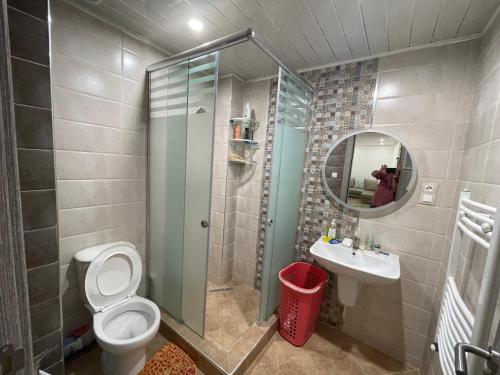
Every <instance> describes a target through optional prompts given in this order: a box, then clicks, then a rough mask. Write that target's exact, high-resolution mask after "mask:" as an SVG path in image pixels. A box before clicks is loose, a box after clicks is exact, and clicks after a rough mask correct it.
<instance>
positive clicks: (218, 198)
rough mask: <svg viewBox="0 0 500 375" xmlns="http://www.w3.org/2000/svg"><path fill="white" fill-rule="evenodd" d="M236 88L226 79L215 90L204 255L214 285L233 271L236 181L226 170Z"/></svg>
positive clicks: (236, 108)
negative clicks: (211, 160) (205, 253)
mask: <svg viewBox="0 0 500 375" xmlns="http://www.w3.org/2000/svg"><path fill="white" fill-rule="evenodd" d="M239 85H241V83H240V81H239V80H238V79H236V78H235V77H232V76H230V77H226V78H222V79H220V80H219V82H218V88H217V98H216V112H215V135H214V160H213V166H212V207H211V219H210V224H211V225H210V239H209V241H210V245H209V252H208V280H209V281H211V282H213V283H215V284H216V285H222V284H224V283H226V282H228V281H230V280H231V278H232V271H233V248H234V228H235V223H234V222H235V220H234V211H235V210H236V194H235V192H236V185H237V179H236V176H235V175H234V170H233V167H231V168H228V162H227V156H228V139H229V130H228V129H229V120H230V119H231V117H233V116H237V115H239V113H240V112H241V106H240V105H238V103H239V102H241V98H239V100H238V97H237V96H238V95H237V92H236V90H237V87H238V86H239Z"/></svg>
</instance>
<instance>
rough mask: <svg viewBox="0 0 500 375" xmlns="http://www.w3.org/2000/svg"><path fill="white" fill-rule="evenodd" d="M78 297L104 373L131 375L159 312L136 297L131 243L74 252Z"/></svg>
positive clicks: (137, 270) (142, 360)
mask: <svg viewBox="0 0 500 375" xmlns="http://www.w3.org/2000/svg"><path fill="white" fill-rule="evenodd" d="M75 260H76V266H77V273H78V283H79V287H80V297H81V299H82V301H83V303H84V305H85V306H86V307H87V309H89V311H90V312H91V314H92V317H93V326H94V333H95V336H96V338H97V342H98V344H99V346H100V347H101V348H102V349H103V352H102V357H101V365H102V368H103V370H104V373H105V374H109V375H111V374H112V375H136V374H137V373H138V372H139V371H140V370H141V369H142V368H143V367H144V365H145V364H146V346H147V345H148V343H149V342H150V341H151V340H152V339H153V337H154V336H155V335H156V333H157V332H158V328H159V326H160V310H159V308H158V306H156V304H155V303H154V302H152V301H150V300H148V299H145V298H142V297H139V296H137V295H136V292H137V288H138V287H139V284H140V282H141V275H142V262H141V257H140V255H139V253H138V252H137V250H136V248H135V246H134V245H133V244H131V243H130V242H113V243H107V244H104V245H98V246H93V247H89V248H86V249H83V250H80V251H79V252H77V253H76V254H75Z"/></svg>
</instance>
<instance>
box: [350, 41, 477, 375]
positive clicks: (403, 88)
mask: <svg viewBox="0 0 500 375" xmlns="http://www.w3.org/2000/svg"><path fill="white" fill-rule="evenodd" d="M476 43H477V42H476V41H471V42H465V43H457V44H453V45H448V46H443V47H436V48H429V49H424V50H420V51H415V52H408V53H403V54H398V55H394V56H389V57H385V58H381V59H380V60H379V68H378V74H377V80H378V91H377V100H376V103H375V110H374V113H373V127H374V129H380V130H384V131H386V132H388V133H390V134H393V135H394V136H396V137H398V138H399V139H400V140H401V141H402V142H403V143H404V144H405V145H407V147H408V148H409V150H411V152H412V154H413V156H414V157H415V159H416V160H415V165H416V166H417V168H418V181H417V189H416V190H415V192H414V194H413V196H412V197H411V199H410V200H409V202H408V203H407V204H405V206H404V207H402V208H401V209H399V210H398V211H397V212H395V213H393V214H391V215H388V216H385V217H382V218H379V219H376V220H360V223H359V226H360V228H361V230H362V234H365V233H368V232H369V231H371V230H373V231H375V239H376V242H378V243H380V244H381V245H382V247H383V248H386V249H388V250H389V251H391V252H394V253H396V254H398V255H399V256H400V264H401V281H400V283H398V284H392V285H388V286H386V287H370V286H365V287H364V289H363V291H362V293H361V295H360V297H359V300H358V304H357V305H356V306H355V307H353V308H348V309H346V312H345V322H344V327H345V331H346V332H347V333H349V334H350V335H352V336H355V337H358V338H360V339H362V340H364V341H365V342H367V343H369V344H371V345H373V346H376V347H378V348H380V349H382V350H384V351H385V352H387V353H389V354H391V355H392V356H394V357H396V358H400V359H403V360H405V361H407V362H409V363H411V364H414V365H416V366H420V365H421V364H422V360H423V357H424V351H425V350H426V349H427V345H426V344H427V333H428V328H429V322H430V320H431V313H432V310H433V304H432V301H433V298H434V295H435V293H436V287H437V286H438V282H439V278H438V276H439V270H440V267H441V262H442V261H443V253H444V250H445V246H446V234H447V232H448V230H449V225H450V222H451V220H452V208H453V207H454V205H455V204H456V191H457V189H458V176H459V166H460V150H461V149H462V148H463V142H464V137H463V136H464V129H466V127H467V123H468V118H469V110H468V109H469V108H470V105H471V100H472V94H473V89H474V85H475V72H476V70H477V65H476V60H477V53H476V51H477V49H476V48H475V46H476ZM430 181H432V182H436V183H438V185H439V188H438V196H437V201H436V205H435V206H425V205H421V204H419V203H418V199H419V195H420V192H421V186H422V184H423V183H425V182H430Z"/></svg>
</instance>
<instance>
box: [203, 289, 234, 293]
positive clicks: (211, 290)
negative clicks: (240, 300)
mask: <svg viewBox="0 0 500 375" xmlns="http://www.w3.org/2000/svg"><path fill="white" fill-rule="evenodd" d="M228 290H233V288H218V289H210V290H209V292H210V293H211V292H226V291H228Z"/></svg>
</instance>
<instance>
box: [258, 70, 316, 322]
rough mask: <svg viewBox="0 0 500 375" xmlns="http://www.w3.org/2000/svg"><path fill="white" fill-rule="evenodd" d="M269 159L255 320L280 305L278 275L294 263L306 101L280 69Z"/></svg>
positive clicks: (301, 90) (300, 88)
mask: <svg viewBox="0 0 500 375" xmlns="http://www.w3.org/2000/svg"><path fill="white" fill-rule="evenodd" d="M276 106H277V108H276V113H277V118H276V124H275V128H274V135H273V150H272V156H271V177H270V185H269V206H268V216H267V217H268V222H267V230H266V235H265V243H264V266H263V272H262V294H261V304H260V314H259V319H260V320H261V321H262V320H267V319H268V318H269V317H270V316H271V314H273V312H274V311H275V310H276V308H277V307H278V305H279V302H280V283H279V279H278V273H279V271H280V270H281V269H282V268H283V267H285V266H286V265H288V264H290V263H292V262H293V261H294V253H295V234H296V230H297V224H298V220H299V206H300V198H301V187H302V176H303V169H304V156H305V149H306V140H307V136H306V127H307V121H308V114H309V111H308V107H309V97H308V92H307V90H306V88H305V87H304V85H303V83H302V82H300V81H299V80H298V79H297V78H295V77H294V76H293V75H291V74H289V73H288V72H286V71H285V70H284V69H282V68H281V67H280V71H279V78H278V93H277V102H276Z"/></svg>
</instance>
